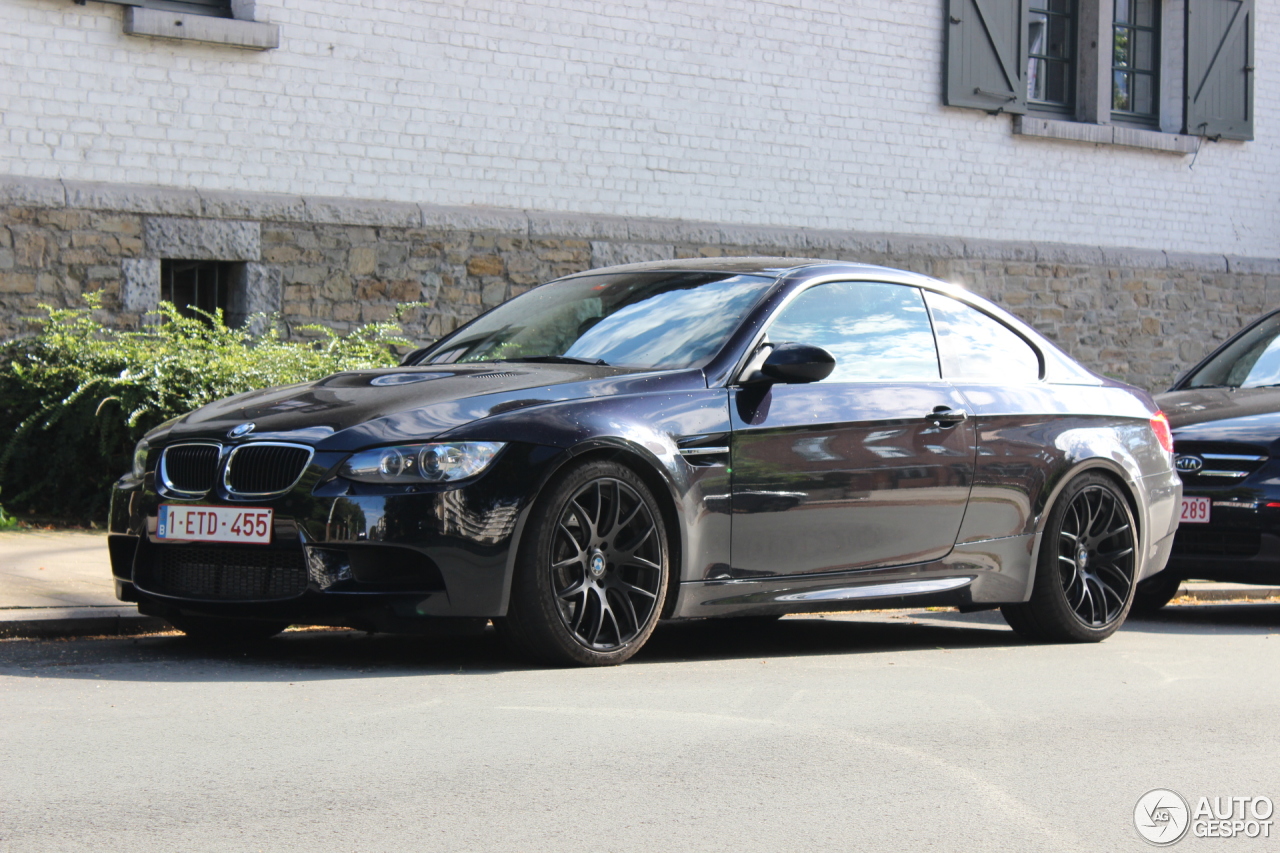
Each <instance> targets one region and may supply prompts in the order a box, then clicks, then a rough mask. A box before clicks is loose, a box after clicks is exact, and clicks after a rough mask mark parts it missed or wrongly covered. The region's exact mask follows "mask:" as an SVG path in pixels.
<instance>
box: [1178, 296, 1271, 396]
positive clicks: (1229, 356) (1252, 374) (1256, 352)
mask: <svg viewBox="0 0 1280 853" xmlns="http://www.w3.org/2000/svg"><path fill="white" fill-rule="evenodd" d="M1277 384H1280V314H1277V315H1276V316H1274V317H1268V318H1267V319H1266V320H1263V321H1262V322H1261V323H1259V324H1258V325H1256V326H1254V327H1253V328H1252V329H1250V330H1249V331H1248V332H1246V333H1245V334H1243V335H1241V336H1240V337H1239V338H1238V339H1237V340H1235V341H1232V342H1231V344H1230V345H1229V346H1228V347H1227V348H1226V349H1224V350H1223V351H1222V352H1220V353H1218V354H1217V355H1216V356H1214V357H1213V359H1211V360H1210V361H1209V362H1208V363H1206V364H1205V366H1204V367H1202V368H1200V369H1199V370H1197V371H1196V372H1195V373H1194V374H1192V376H1191V377H1190V378H1189V379H1187V381H1186V384H1185V385H1183V387H1184V388H1215V387H1218V388H1221V387H1226V388H1260V387H1262V386H1264V385H1277Z"/></svg>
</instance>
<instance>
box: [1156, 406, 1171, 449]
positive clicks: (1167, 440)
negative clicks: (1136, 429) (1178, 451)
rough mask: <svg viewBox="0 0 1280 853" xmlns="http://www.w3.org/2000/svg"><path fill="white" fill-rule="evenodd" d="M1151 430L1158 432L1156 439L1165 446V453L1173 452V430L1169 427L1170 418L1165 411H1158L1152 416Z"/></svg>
mask: <svg viewBox="0 0 1280 853" xmlns="http://www.w3.org/2000/svg"><path fill="white" fill-rule="evenodd" d="M1151 431H1152V432H1154V433H1155V434H1156V441H1158V442H1160V446H1161V447H1163V448H1164V450H1165V453H1172V452H1173V430H1171V429H1169V419H1168V418H1166V417H1165V416H1164V412H1156V413H1155V414H1154V415H1152V416H1151Z"/></svg>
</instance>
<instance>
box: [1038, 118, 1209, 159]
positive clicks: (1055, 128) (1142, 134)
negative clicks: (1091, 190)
mask: <svg viewBox="0 0 1280 853" xmlns="http://www.w3.org/2000/svg"><path fill="white" fill-rule="evenodd" d="M1013 132H1014V134H1015V135H1017V136H1039V137H1041V138H1044V139H1066V140H1069V141H1072V142H1091V143H1094V144H1098V145H1121V146H1124V147H1126V148H1144V149H1146V150H1148V151H1168V152H1170V153H1173V154H1194V153H1195V151H1196V150H1197V149H1198V148H1199V147H1200V137H1198V136H1187V135H1185V134H1181V133H1161V132H1160V131H1158V130H1142V129H1141V128H1137V127H1122V126H1120V125H1114V124H1085V123H1083V122H1078V121H1060V120H1055V119H1047V118H1035V117H1033V116H1014V117H1013Z"/></svg>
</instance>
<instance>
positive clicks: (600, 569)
mask: <svg viewBox="0 0 1280 853" xmlns="http://www.w3.org/2000/svg"><path fill="white" fill-rule="evenodd" d="M605 565H606V563H605V560H604V554H601V553H600V552H599V551H596V552H595V553H594V554H592V555H591V560H590V561H589V562H588V563H587V568H588V569H590V570H591V576H592V577H593V578H598V577H600V576H601V575H603V574H604V569H605Z"/></svg>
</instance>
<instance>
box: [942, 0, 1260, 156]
mask: <svg viewBox="0 0 1280 853" xmlns="http://www.w3.org/2000/svg"><path fill="white" fill-rule="evenodd" d="M1255 2H1256V0H947V4H946V5H947V41H946V60H945V64H946V68H945V73H946V85H945V97H944V100H945V102H946V103H947V104H948V105H950V106H955V107H968V108H972V109H980V110H985V111H987V112H990V113H998V112H1006V113H1010V114H1013V115H1028V114H1029V115H1031V116H1036V115H1039V116H1041V117H1048V118H1052V119H1065V120H1067V121H1071V122H1075V123H1076V126H1080V125H1081V124H1090V125H1095V126H1097V127H1099V128H1102V129H1105V128H1107V127H1108V126H1110V125H1112V124H1116V125H1129V126H1131V127H1136V128H1150V129H1152V130H1162V131H1165V132H1168V133H1179V132H1181V133H1183V134H1191V135H1195V136H1202V137H1209V138H1211V139H1252V138H1253V70H1254V69H1253V62H1254V44H1253V39H1254V5H1255ZM1166 58H1167V61H1166ZM1179 58H1180V62H1179ZM1042 124H1053V122H1042ZM1058 126H1063V125H1061V124H1059V125H1058ZM1116 133H1117V136H1118V135H1119V131H1117V132H1116ZM1135 133H1136V135H1135ZM1041 135H1056V136H1059V137H1060V138H1078V139H1081V140H1083V141H1090V142H1100V141H1110V139H1111V138H1110V137H1109V136H1105V135H1104V134H1102V133H1101V131H1097V132H1093V131H1089V132H1082V133H1079V134H1067V133H1054V134H1049V133H1045V134H1041ZM1157 137H1158V135H1157ZM1135 138H1143V137H1142V134H1141V131H1136V132H1135V131H1130V132H1129V135H1128V136H1126V137H1125V139H1127V140H1133V139H1135ZM1145 138H1151V135H1150V134H1148V135H1147V137H1145ZM1179 138H1182V137H1179ZM1123 144H1135V143H1134V142H1132V141H1129V142H1125V143H1123ZM1175 144H1176V145H1181V144H1182V143H1178V142H1176V140H1175V142H1174V143H1160V144H1149V145H1145V146H1140V147H1158V148H1165V149H1166V150H1191V149H1187V148H1178V147H1172V148H1171V147H1169V146H1171V145H1175ZM1188 144H1194V141H1189V142H1188Z"/></svg>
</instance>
